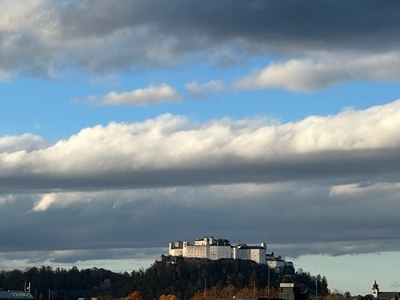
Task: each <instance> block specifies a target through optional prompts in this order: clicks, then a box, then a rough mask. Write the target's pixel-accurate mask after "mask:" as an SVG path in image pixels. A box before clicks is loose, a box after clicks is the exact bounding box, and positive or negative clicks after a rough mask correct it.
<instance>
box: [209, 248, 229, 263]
mask: <svg viewBox="0 0 400 300" xmlns="http://www.w3.org/2000/svg"><path fill="white" fill-rule="evenodd" d="M231 257H232V247H231V246H210V256H209V258H210V259H214V260H216V259H220V258H231Z"/></svg>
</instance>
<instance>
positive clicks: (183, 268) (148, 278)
mask: <svg viewBox="0 0 400 300" xmlns="http://www.w3.org/2000/svg"><path fill="white" fill-rule="evenodd" d="M268 273H269V272H268V267H267V266H266V265H260V264H257V263H255V262H253V261H247V260H234V259H221V260H216V261H211V260H207V259H189V260H178V261H172V262H171V261H160V262H159V261H156V262H155V263H154V264H153V265H152V266H151V267H149V268H148V269H146V270H144V269H140V270H138V271H133V272H132V273H130V274H129V273H127V272H125V273H114V272H111V271H109V270H104V269H98V268H92V269H82V270H79V269H78V268H77V267H73V268H72V269H69V270H66V269H60V268H56V269H53V268H51V267H44V266H43V267H40V268H35V267H34V268H30V269H27V270H25V271H20V270H13V271H0V287H1V288H3V289H4V290H23V288H24V284H25V281H26V282H27V283H28V282H30V283H31V293H32V295H34V296H36V298H38V299H40V298H42V299H48V298H49V289H50V298H51V299H52V300H53V299H54V300H76V299H77V298H78V297H85V298H92V297H97V298H98V299H99V300H102V299H104V300H105V299H116V298H123V297H127V295H129V294H131V293H132V292H135V291H136V292H138V293H140V295H142V296H143V297H145V298H146V299H149V300H150V299H159V298H162V297H164V298H165V297H167V296H168V297H171V296H174V297H176V298H177V299H179V300H181V299H192V298H193V299H197V298H200V296H199V295H204V292H206V293H207V299H213V298H216V297H217V296H215V297H214V296H213V295H217V294H218V293H222V294H224V293H228V294H232V295H233V294H234V295H238V294H239V295H240V293H239V292H240V291H242V293H245V292H244V291H247V292H246V293H251V294H253V293H254V294H256V295H259V293H264V294H265V293H267V292H268V289H266V288H267V287H268V282H269V283H270V287H271V289H270V290H269V292H270V293H272V292H273V291H276V290H277V289H278V288H279V284H280V282H281V281H282V279H283V276H284V275H285V273H286V274H292V277H293V278H296V280H301V282H303V283H304V284H305V286H308V285H310V286H311V287H312V286H314V287H315V282H316V280H317V284H318V286H319V294H322V295H324V293H328V287H327V281H326V279H325V277H323V278H321V277H320V276H319V277H317V278H315V277H312V276H311V275H310V274H307V273H304V272H303V273H298V274H297V275H296V274H293V273H294V270H293V269H285V270H284V272H283V273H275V272H273V270H271V271H270V274H268ZM268 275H270V279H269V280H268ZM107 279H109V280H110V282H111V286H105V285H104V282H105V280H107ZM246 289H247V290H246ZM196 295H197V296H196ZM271 297H272V296H271Z"/></svg>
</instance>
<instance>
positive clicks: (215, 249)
mask: <svg viewBox="0 0 400 300" xmlns="http://www.w3.org/2000/svg"><path fill="white" fill-rule="evenodd" d="M266 251H267V245H266V243H261V245H260V246H249V245H247V244H238V245H236V246H232V245H231V243H230V242H229V241H228V240H226V239H214V237H212V236H211V237H204V238H202V239H196V240H195V242H194V244H191V243H190V242H188V241H177V242H172V243H169V247H168V252H169V255H171V256H183V257H192V258H208V259H212V260H217V259H221V258H234V259H244V260H253V261H255V262H257V263H259V264H265V263H266V259H265V257H266Z"/></svg>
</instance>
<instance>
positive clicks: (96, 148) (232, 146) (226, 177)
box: [0, 101, 400, 193]
mask: <svg viewBox="0 0 400 300" xmlns="http://www.w3.org/2000/svg"><path fill="white" fill-rule="evenodd" d="M399 108H400V101H396V102H393V103H391V104H387V105H383V106H376V107H371V108H369V109H367V110H364V111H355V110H350V109H349V110H345V111H343V112H341V113H339V114H338V115H332V116H327V117H318V116H311V117H308V118H306V119H304V120H301V121H299V122H296V123H287V124H278V125H274V124H268V123H266V122H265V120H261V119H256V120H251V119H248V120H237V121H235V120H230V119H222V120H219V121H211V122H208V123H204V124H196V123H195V122H194V123H192V122H191V120H190V119H188V118H186V117H182V116H173V115H168V114H167V115H162V116H160V117H158V118H156V119H149V120H147V121H145V122H143V123H132V124H125V123H110V124H109V125H107V126H100V125H99V126H95V127H91V128H85V129H82V130H81V131H80V132H79V133H77V134H76V135H73V136H71V137H70V138H68V139H67V140H60V141H58V142H56V143H55V144H54V145H50V146H48V147H43V148H41V149H39V150H36V151H31V152H28V151H24V150H21V149H18V150H19V151H14V152H5V153H2V154H0V173H1V182H0V191H3V193H4V192H6V191H7V190H13V189H15V190H41V189H48V190H51V189H78V190H79V189H99V188H113V187H115V188H122V187H124V188H129V187H131V188H143V187H162V186H184V185H204V184H212V183H215V184H230V183H242V182H258V183H261V182H264V183H267V182H276V181H290V180H300V179H302V178H310V179H311V178H318V177H319V176H321V172H323V170H326V175H325V176H327V177H338V176H346V177H349V176H358V175H359V174H362V173H364V174H373V173H374V172H375V171H374V170H379V172H384V173H385V172H387V173H388V174H389V173H392V172H395V171H397V169H396V167H395V165H393V164H392V160H394V159H397V158H398V156H399V154H398V153H399V152H398V151H397V150H398V147H399V146H400V137H399V135H398V131H397V128H399V126H400V112H399ZM28 137H29V135H28ZM25 138H26V137H25ZM32 139H33V140H34V141H36V140H37V139H38V138H37V137H35V136H32ZM32 143H33V142H32ZM27 150H28V149H27ZM366 160H368V161H369V163H368V164H364V163H363V162H364V161H366ZM321 165H324V168H321ZM339 165H340V167H338V166H339ZM21 178H23V180H21ZM80 187H81V188H80Z"/></svg>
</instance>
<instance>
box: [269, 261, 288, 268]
mask: <svg viewBox="0 0 400 300" xmlns="http://www.w3.org/2000/svg"><path fill="white" fill-rule="evenodd" d="M267 264H268V267H270V268H283V267H284V266H285V262H284V261H283V260H268V261H267Z"/></svg>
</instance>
